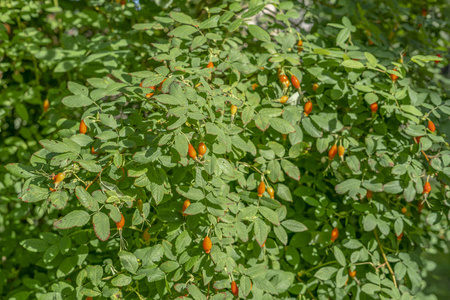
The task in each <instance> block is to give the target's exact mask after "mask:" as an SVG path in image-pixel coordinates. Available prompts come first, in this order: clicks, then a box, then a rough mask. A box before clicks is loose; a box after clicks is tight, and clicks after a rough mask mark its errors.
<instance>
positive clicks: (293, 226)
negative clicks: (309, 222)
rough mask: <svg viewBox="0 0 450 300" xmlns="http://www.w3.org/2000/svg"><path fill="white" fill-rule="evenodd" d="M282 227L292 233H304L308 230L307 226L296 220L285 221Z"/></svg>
mask: <svg viewBox="0 0 450 300" xmlns="http://www.w3.org/2000/svg"><path fill="white" fill-rule="evenodd" d="M281 225H283V227H285V228H286V229H288V230H290V231H292V232H302V231H306V230H308V228H307V227H306V226H305V225H303V224H302V223H300V222H298V221H296V220H285V221H283V222H281Z"/></svg>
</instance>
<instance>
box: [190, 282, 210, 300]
mask: <svg viewBox="0 0 450 300" xmlns="http://www.w3.org/2000/svg"><path fill="white" fill-rule="evenodd" d="M187 290H188V291H189V296H191V297H192V298H194V299H195V300H206V296H205V295H203V293H202V292H201V291H200V290H199V289H198V287H196V286H195V285H193V284H189V285H188V286H187Z"/></svg>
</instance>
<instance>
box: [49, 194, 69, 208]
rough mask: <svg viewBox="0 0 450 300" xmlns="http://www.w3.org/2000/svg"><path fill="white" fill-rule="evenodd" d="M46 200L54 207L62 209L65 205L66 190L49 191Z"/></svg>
mask: <svg viewBox="0 0 450 300" xmlns="http://www.w3.org/2000/svg"><path fill="white" fill-rule="evenodd" d="M48 200H49V201H50V202H51V203H52V205H53V206H54V207H55V208H56V209H63V208H64V207H66V205H67V201H68V200H69V195H68V194H67V192H66V191H55V192H52V193H50V197H49V198H48Z"/></svg>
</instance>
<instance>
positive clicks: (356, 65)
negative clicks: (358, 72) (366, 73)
mask: <svg viewBox="0 0 450 300" xmlns="http://www.w3.org/2000/svg"><path fill="white" fill-rule="evenodd" d="M341 66H343V67H345V68H349V69H362V68H364V65H363V64H362V63H360V62H359V61H356V60H353V59H349V60H344V61H343V62H342V63H341Z"/></svg>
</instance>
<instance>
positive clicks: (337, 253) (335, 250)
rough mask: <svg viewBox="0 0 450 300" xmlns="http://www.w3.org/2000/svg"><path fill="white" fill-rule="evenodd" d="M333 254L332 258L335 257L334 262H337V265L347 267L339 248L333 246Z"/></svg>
mask: <svg viewBox="0 0 450 300" xmlns="http://www.w3.org/2000/svg"><path fill="white" fill-rule="evenodd" d="M333 253H334V257H336V260H337V261H338V263H339V264H340V265H341V266H343V267H345V266H346V265H347V262H346V260H345V255H344V253H343V252H342V250H341V249H339V247H337V246H334V247H333Z"/></svg>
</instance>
